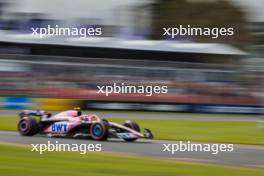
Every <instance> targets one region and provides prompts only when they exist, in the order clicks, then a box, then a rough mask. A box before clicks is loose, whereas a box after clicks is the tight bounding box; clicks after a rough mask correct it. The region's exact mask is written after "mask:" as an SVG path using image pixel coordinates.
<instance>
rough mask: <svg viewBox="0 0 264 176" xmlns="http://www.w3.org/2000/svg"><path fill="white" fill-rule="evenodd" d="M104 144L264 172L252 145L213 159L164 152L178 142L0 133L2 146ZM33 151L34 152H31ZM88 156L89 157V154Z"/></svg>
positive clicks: (259, 150)
mask: <svg viewBox="0 0 264 176" xmlns="http://www.w3.org/2000/svg"><path fill="white" fill-rule="evenodd" d="M48 141H50V143H53V144H55V143H56V141H58V142H57V143H59V144H97V143H101V144H102V151H103V152H113V153H117V154H131V155H139V156H148V157H158V158H162V159H171V160H179V161H188V162H189V161H190V162H199V163H200V162H204V163H211V164H222V165H234V166H243V167H257V168H262V169H263V168H264V157H263V156H264V147H263V146H251V145H234V151H232V152H219V153H218V154H216V155H214V154H212V153H211V152H200V151H198V152H197V151H196V152H175V153H174V154H171V152H168V151H163V150H164V148H165V147H164V144H177V143H178V142H177V141H158V140H143V139H142V140H138V141H136V142H134V143H130V142H129V143H128V142H124V141H121V140H116V139H115V140H111V139H109V140H108V141H105V142H101V141H93V140H89V139H72V138H58V137H56V138H55V137H52V138H51V137H46V136H40V135H39V136H33V137H25V136H20V135H19V134H18V133H17V132H7V131H0V143H13V144H26V145H28V146H29V147H32V146H31V144H48ZM29 150H31V148H29ZM88 154H89V153H88Z"/></svg>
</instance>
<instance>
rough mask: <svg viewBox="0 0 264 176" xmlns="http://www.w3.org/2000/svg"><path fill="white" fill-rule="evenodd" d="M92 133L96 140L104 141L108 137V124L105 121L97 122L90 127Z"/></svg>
mask: <svg viewBox="0 0 264 176" xmlns="http://www.w3.org/2000/svg"><path fill="white" fill-rule="evenodd" d="M90 134H91V137H92V138H93V139H94V140H99V141H104V140H107V137H108V124H107V122H105V121H101V122H95V123H93V124H92V125H91V127H90Z"/></svg>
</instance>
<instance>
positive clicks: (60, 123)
mask: <svg viewBox="0 0 264 176" xmlns="http://www.w3.org/2000/svg"><path fill="white" fill-rule="evenodd" d="M19 116H20V120H19V122H18V127H17V128H18V131H19V133H20V134H21V135H23V136H33V135H35V134H46V135H48V136H65V137H78V136H84V137H90V138H92V139H94V140H107V139H108V138H120V139H123V140H125V141H129V142H132V141H135V140H137V139H138V138H147V139H153V134H152V132H151V131H150V130H149V129H144V132H143V134H142V133H140V127H139V125H138V124H137V123H136V122H132V121H129V120H128V121H126V122H125V123H124V124H123V125H120V124H117V123H114V122H108V121H107V120H105V119H101V118H99V117H98V116H97V115H95V114H84V115H82V112H81V111H80V110H79V109H74V110H68V111H64V112H61V113H58V114H56V115H52V114H50V113H47V112H46V111H42V110H24V111H22V112H21V113H20V114H19ZM36 117H39V119H38V120H37V119H36Z"/></svg>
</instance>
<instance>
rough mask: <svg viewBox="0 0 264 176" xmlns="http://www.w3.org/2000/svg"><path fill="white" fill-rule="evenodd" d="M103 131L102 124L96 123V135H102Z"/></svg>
mask: <svg viewBox="0 0 264 176" xmlns="http://www.w3.org/2000/svg"><path fill="white" fill-rule="evenodd" d="M102 133H103V129H102V126H101V125H100V124H96V125H95V126H94V127H93V134H94V135H95V136H96V137H100V136H101V135H102Z"/></svg>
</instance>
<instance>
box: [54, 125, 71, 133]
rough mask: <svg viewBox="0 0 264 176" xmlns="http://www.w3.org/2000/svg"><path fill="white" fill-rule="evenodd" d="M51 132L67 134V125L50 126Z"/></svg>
mask: <svg viewBox="0 0 264 176" xmlns="http://www.w3.org/2000/svg"><path fill="white" fill-rule="evenodd" d="M51 128H52V132H56V133H60V132H67V129H68V124H67V123H54V124H53V125H52V126H51Z"/></svg>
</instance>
